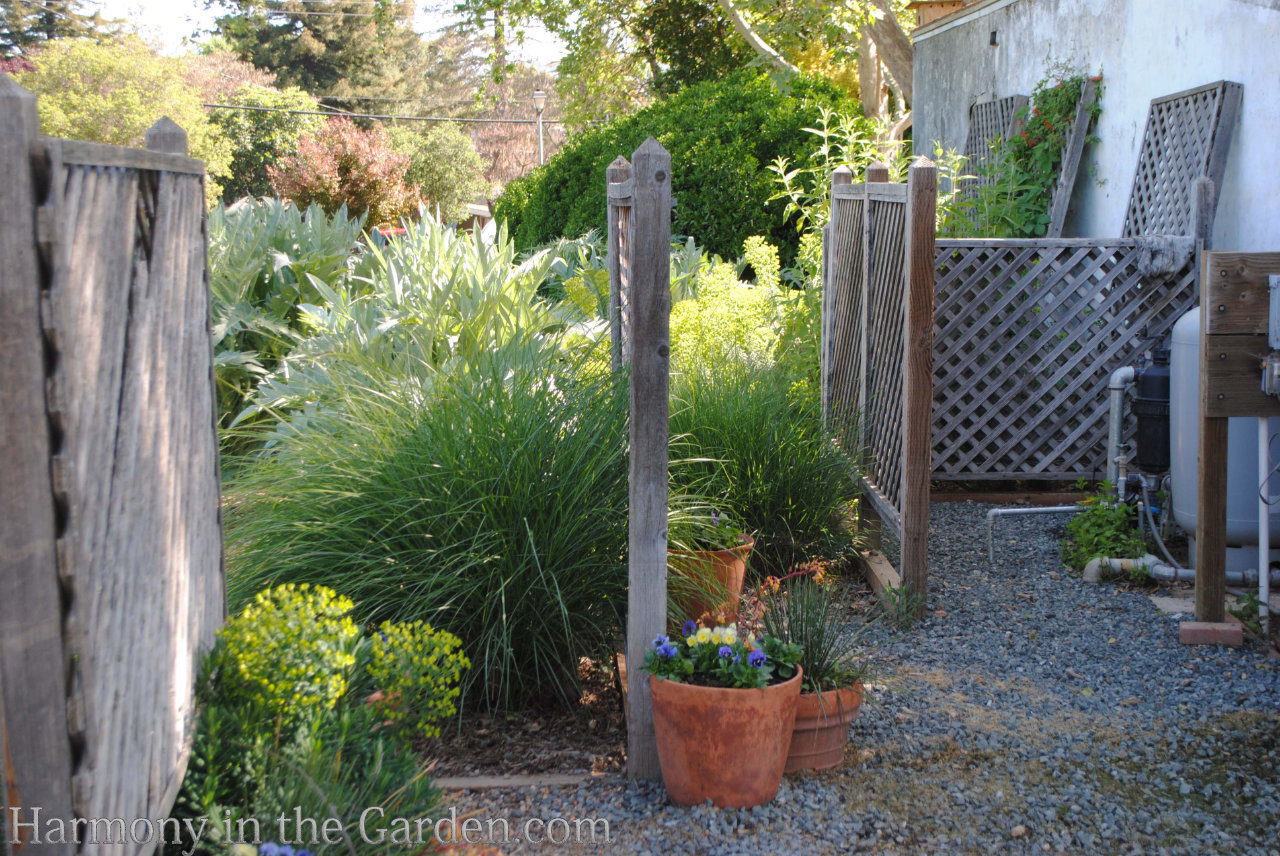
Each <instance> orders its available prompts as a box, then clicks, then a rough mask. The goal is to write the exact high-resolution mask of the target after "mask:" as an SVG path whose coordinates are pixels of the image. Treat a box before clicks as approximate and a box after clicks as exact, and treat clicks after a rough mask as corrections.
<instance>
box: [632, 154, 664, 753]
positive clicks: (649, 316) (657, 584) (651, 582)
mask: <svg viewBox="0 0 1280 856" xmlns="http://www.w3.org/2000/svg"><path fill="white" fill-rule="evenodd" d="M631 163H632V170H633V175H634V181H635V191H634V197H633V203H632V204H633V208H632V217H633V220H632V224H633V228H634V232H633V234H632V235H631V243H630V247H629V249H630V259H631V265H632V267H631V281H630V285H631V514H630V519H629V526H630V531H629V549H628V556H629V560H628V579H627V774H628V775H629V776H630V777H631V778H633V779H658V778H660V777H661V775H662V769H661V767H659V765H658V746H657V741H656V739H655V737H654V732H653V700H652V698H651V696H650V694H649V674H648V673H647V672H645V671H644V670H643V668H642V666H643V665H644V658H645V654H646V653H647V652H648V651H649V650H650V648H651V647H652V646H651V644H650V643H651V641H652V640H653V638H654V637H655V636H657V635H658V634H660V633H663V632H665V631H666V626H667V440H668V430H669V428H668V422H667V420H668V416H669V409H670V404H669V401H668V398H667V393H668V382H669V378H670V355H671V348H670V343H669V327H670V316H671V256H670V253H671V155H669V154H668V153H667V150H666V149H664V148H663V147H662V146H661V145H659V144H658V141H657V140H655V139H654V138H653V137H650V138H649V139H647V140H645V141H644V142H643V143H641V145H640V148H638V149H636V151H635V154H633V155H632V157H631Z"/></svg>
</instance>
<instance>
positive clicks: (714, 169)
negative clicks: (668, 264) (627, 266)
mask: <svg viewBox="0 0 1280 856" xmlns="http://www.w3.org/2000/svg"><path fill="white" fill-rule="evenodd" d="M820 106H826V107H828V108H830V109H835V110H838V111H840V112H843V113H851V112H855V111H856V110H857V107H856V105H855V103H854V102H853V101H852V100H850V99H849V98H848V96H847V95H846V94H844V93H843V92H841V91H840V90H838V89H836V88H835V87H834V86H832V85H830V84H829V83H826V82H823V81H818V80H813V79H808V78H804V77H799V78H794V79H792V80H791V81H790V82H789V83H788V84H786V85H785V87H782V88H780V87H779V86H777V85H775V83H774V82H773V81H771V80H770V79H769V77H768V76H767V75H765V74H763V73H760V72H758V71H754V70H747V71H741V72H737V73H735V74H733V75H730V76H728V77H726V78H724V79H722V80H717V81H712V82H708V83H700V84H697V85H695V86H690V87H689V88H687V89H684V90H682V91H681V92H679V93H678V94H676V95H673V96H671V97H670V98H667V99H666V100H664V101H660V102H658V103H656V104H653V105H651V106H649V107H646V108H645V109H643V110H640V111H639V112H637V113H634V114H632V115H630V116H626V117H623V118H621V119H615V120H614V121H612V122H609V123H608V124H605V125H601V126H600V127H597V128H594V129H592V130H590V131H586V132H584V133H582V134H579V135H577V136H575V137H573V138H572V139H571V140H570V141H569V143H568V144H567V145H566V146H565V147H564V148H563V149H561V150H560V151H559V152H558V153H557V154H556V155H555V157H553V158H552V159H551V160H550V161H549V162H548V163H547V164H546V165H545V166H541V167H538V168H537V169H535V170H534V171H533V172H531V173H529V174H528V175H526V176H524V177H523V178H520V179H517V180H516V181H513V182H511V184H510V185H508V187H507V189H506V192H505V193H504V194H503V195H502V197H501V198H500V199H498V201H497V202H496V203H495V206H494V216H495V217H496V218H497V219H500V220H505V221H506V223H507V225H508V227H509V228H510V230H511V235H512V236H513V237H514V239H515V241H516V244H517V245H518V246H519V247H520V248H521V249H529V248H532V247H536V246H539V245H541V244H545V243H547V242H548V241H553V240H556V239H557V238H561V237H576V236H578V235H581V234H583V233H585V232H587V231H588V230H590V229H598V230H600V231H601V232H602V233H603V232H605V231H606V223H605V169H606V168H607V167H608V165H609V164H610V163H612V162H613V160H614V159H615V158H617V157H618V155H623V156H625V157H627V158H630V157H631V153H632V152H634V151H635V150H636V148H638V147H639V145H640V144H641V143H642V142H644V140H645V138H647V137H649V136H653V137H656V138H657V140H658V142H660V143H661V144H662V145H663V146H664V147H665V148H666V149H667V151H668V152H670V153H671V174H672V193H673V195H674V196H675V197H676V199H677V202H678V204H677V205H676V208H675V210H674V211H672V216H671V229H672V232H673V233H675V234H679V235H689V236H692V237H694V238H695V239H696V240H697V241H698V243H699V245H700V246H702V247H703V248H704V249H706V250H707V251H708V252H712V253H718V254H720V255H721V256H724V257H729V258H732V257H736V256H738V255H739V254H741V252H742V242H743V240H745V239H746V238H748V237H750V236H751V235H765V236H768V237H769V239H770V241H771V242H772V243H773V244H775V245H777V246H778V247H779V248H780V249H781V251H782V257H783V260H784V261H787V262H789V261H790V260H791V259H792V258H793V257H794V256H795V251H796V246H797V243H798V240H799V236H798V235H797V233H796V229H795V225H794V224H793V223H791V222H789V221H788V220H787V219H785V218H784V216H783V212H784V209H785V202H784V201H783V200H781V199H775V200H773V201H770V200H769V197H770V196H771V195H773V193H774V191H775V184H774V180H773V174H772V173H771V172H769V171H768V170H767V168H766V167H767V166H768V165H769V164H770V163H772V162H773V160H774V159H775V158H776V157H778V156H779V155H785V156H786V157H787V158H789V159H790V161H791V163H792V165H793V166H796V165H803V164H807V163H808V162H809V158H810V156H811V154H812V152H813V151H814V149H815V147H816V146H817V144H818V139H817V137H815V136H814V135H813V134H809V133H806V132H805V131H804V129H805V128H807V127H813V126H814V125H815V124H816V123H817V121H818V108H819V107H820Z"/></svg>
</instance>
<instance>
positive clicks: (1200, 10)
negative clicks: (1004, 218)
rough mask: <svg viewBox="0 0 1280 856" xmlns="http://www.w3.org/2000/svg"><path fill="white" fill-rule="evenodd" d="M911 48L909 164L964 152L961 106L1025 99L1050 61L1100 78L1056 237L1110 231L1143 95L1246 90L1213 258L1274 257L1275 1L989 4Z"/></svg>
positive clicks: (1115, 227) (932, 29)
mask: <svg viewBox="0 0 1280 856" xmlns="http://www.w3.org/2000/svg"><path fill="white" fill-rule="evenodd" d="M993 30H994V31H995V32H996V40H997V42H998V45H997V46H994V47H992V46H991V45H990V39H991V32H992V31H993ZM914 39H915V91H914V95H915V98H914V101H913V103H912V112H913V122H914V128H913V132H912V133H913V137H914V140H915V143H914V146H915V152H916V154H932V152H933V145H934V141H935V140H940V141H942V142H943V143H944V145H946V146H947V147H950V148H956V149H960V148H963V145H964V138H965V133H966V131H967V129H968V122H969V119H968V111H969V105H970V104H972V103H974V102H975V101H984V100H989V99H990V98H992V97H998V98H1003V97H1004V96H1006V95H1014V94H1019V93H1021V94H1026V95H1029V94H1030V93H1031V90H1032V88H1033V87H1034V86H1035V84H1036V83H1037V82H1038V81H1039V80H1040V79H1041V78H1042V77H1043V76H1044V72H1045V70H1046V68H1047V67H1048V66H1049V65H1051V64H1052V63H1053V62H1055V61H1066V62H1068V63H1069V64H1071V65H1072V66H1075V67H1077V68H1080V69H1083V70H1084V71H1086V72H1088V73H1090V74H1097V73H1099V72H1101V73H1102V74H1103V78H1104V85H1105V87H1106V89H1105V92H1104V94H1103V101H1102V115H1101V117H1100V119H1099V121H1098V126H1097V131H1096V133H1097V134H1098V136H1099V137H1101V140H1102V141H1101V142H1100V143H1098V144H1096V145H1093V146H1090V147H1087V148H1086V149H1085V153H1084V158H1083V160H1082V161H1081V171H1080V176H1079V178H1078V179H1077V181H1076V186H1075V192H1074V194H1073V196H1072V203H1071V210H1070V213H1069V214H1068V218H1067V222H1066V228H1065V231H1064V235H1067V236H1085V237H1111V236H1117V235H1119V234H1120V229H1121V227H1122V225H1123V222H1124V212H1125V209H1126V207H1127V206H1128V202H1129V190H1130V187H1131V185H1132V183H1133V173H1134V169H1135V168H1136V166H1137V158H1138V146H1139V145H1140V144H1141V141H1142V131H1143V127H1144V125H1145V122H1146V116H1147V108H1148V106H1149V103H1150V101H1151V99H1152V98H1157V97H1160V96H1162V95H1168V94H1171V93H1174V92H1178V91H1180V90H1184V89H1191V88H1193V87H1196V86H1200V85H1203V84H1206V83H1212V82H1214V81H1217V80H1224V79H1225V80H1233V81H1236V82H1238V83H1241V84H1243V85H1244V93H1243V101H1242V104H1241V112H1240V119H1239V122H1238V123H1237V125H1236V128H1235V133H1234V135H1233V137H1232V142H1231V151H1230V154H1229V155H1228V157H1227V166H1226V175H1225V177H1224V179H1223V186H1222V188H1221V191H1220V197H1219V204H1218V213H1217V221H1216V223H1215V228H1214V248H1215V249H1220V250H1240V251H1261V250H1280V177H1278V176H1280V172H1278V170H1280V163H1278V162H1280V0H988V2H985V3H981V4H979V5H978V6H976V7H974V8H973V9H971V10H969V11H967V12H965V13H964V14H962V15H961V16H959V17H956V18H951V19H943V20H941V21H938V22H936V23H934V24H931V25H930V26H928V27H922V28H920V29H919V30H917V31H916V33H915V35H914ZM1099 182H1100V183H1099Z"/></svg>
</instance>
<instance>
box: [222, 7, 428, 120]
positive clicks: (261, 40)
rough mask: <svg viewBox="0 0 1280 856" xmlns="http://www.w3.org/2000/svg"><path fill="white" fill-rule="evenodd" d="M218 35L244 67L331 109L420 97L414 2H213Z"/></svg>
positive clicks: (354, 109)
mask: <svg viewBox="0 0 1280 856" xmlns="http://www.w3.org/2000/svg"><path fill="white" fill-rule="evenodd" d="M215 2H216V3H217V5H221V6H222V7H223V8H224V9H226V10H227V13H226V14H224V15H222V16H220V17H219V18H218V19H217V34H218V36H219V37H220V38H221V39H222V40H223V41H224V43H225V44H226V45H227V46H228V47H229V48H230V49H231V50H232V51H234V52H235V53H236V54H237V55H238V56H240V57H241V58H242V59H245V60H247V61H249V62H251V63H253V64H254V65H255V66H257V67H258V68H263V69H268V70H270V71H272V72H274V73H275V75H276V81H277V84H278V85H280V86H282V87H289V86H296V87H298V88H299V89H302V90H304V91H306V92H310V93H311V94H313V95H316V96H322V95H323V96H328V100H327V102H326V103H329V104H331V105H334V106H338V107H341V108H342V109H345V110H349V111H352V112H363V111H364V109H365V107H366V106H367V104H366V103H365V102H364V101H362V100H361V96H368V97H377V98H412V97H415V96H418V95H420V94H421V90H422V84H421V81H420V78H419V72H420V68H421V65H422V64H423V56H422V39H421V38H420V37H419V36H418V34H417V33H415V32H414V30H413V27H412V17H413V9H414V4H413V2H412V0H346V2H344V0H215Z"/></svg>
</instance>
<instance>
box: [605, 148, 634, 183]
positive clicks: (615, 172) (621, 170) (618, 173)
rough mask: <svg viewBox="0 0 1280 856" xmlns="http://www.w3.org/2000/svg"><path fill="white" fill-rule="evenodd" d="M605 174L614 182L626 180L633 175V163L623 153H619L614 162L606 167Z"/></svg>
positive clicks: (607, 178) (606, 177)
mask: <svg viewBox="0 0 1280 856" xmlns="http://www.w3.org/2000/svg"><path fill="white" fill-rule="evenodd" d="M604 174H605V179H606V180H608V181H609V182H610V183H612V184H617V183H619V182H622V181H626V180H627V179H628V178H630V177H631V164H630V163H628V162H627V159H626V158H624V157H623V156H622V155H618V156H617V157H616V158H614V159H613V163H611V164H609V166H608V167H606V168H605V171H604Z"/></svg>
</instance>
